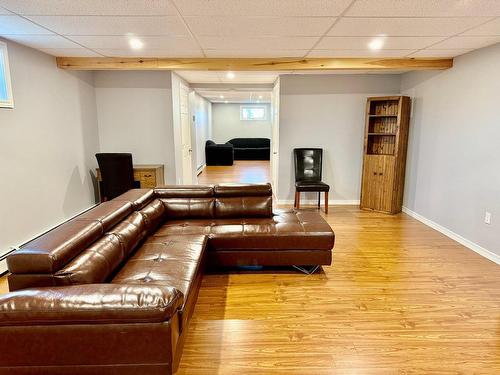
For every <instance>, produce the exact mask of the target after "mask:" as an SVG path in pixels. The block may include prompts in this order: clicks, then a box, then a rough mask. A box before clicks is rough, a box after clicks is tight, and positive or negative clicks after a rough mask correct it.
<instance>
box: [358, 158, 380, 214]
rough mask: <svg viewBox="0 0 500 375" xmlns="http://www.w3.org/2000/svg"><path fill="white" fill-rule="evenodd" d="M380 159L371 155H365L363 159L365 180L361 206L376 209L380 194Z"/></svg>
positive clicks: (362, 187)
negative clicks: (378, 189) (378, 190)
mask: <svg viewBox="0 0 500 375" xmlns="http://www.w3.org/2000/svg"><path fill="white" fill-rule="evenodd" d="M377 170H378V161H377V158H376V157H374V156H371V155H365V157H364V160H363V182H362V185H361V208H368V209H372V210H374V209H375V205H376V203H375V202H376V200H377V196H378V192H377V186H378V178H377V176H378V174H377Z"/></svg>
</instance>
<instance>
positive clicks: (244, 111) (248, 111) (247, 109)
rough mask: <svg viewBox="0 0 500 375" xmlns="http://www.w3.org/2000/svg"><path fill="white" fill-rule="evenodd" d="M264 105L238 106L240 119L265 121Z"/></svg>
mask: <svg viewBox="0 0 500 375" xmlns="http://www.w3.org/2000/svg"><path fill="white" fill-rule="evenodd" d="M266 112H267V111H266V106H265V105H242V106H240V120H249V121H265V120H266V119H267V113H266Z"/></svg>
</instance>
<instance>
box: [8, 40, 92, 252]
mask: <svg viewBox="0 0 500 375" xmlns="http://www.w3.org/2000/svg"><path fill="white" fill-rule="evenodd" d="M7 45H8V51H9V58H10V69H11V76H12V86H13V95H14V105H15V108H14V109H0V166H1V176H2V177H1V178H2V182H1V183H0V207H2V209H1V211H0V228H1V235H0V253H2V252H3V251H5V250H8V248H9V247H10V246H16V245H19V244H20V243H22V242H25V241H27V240H29V239H30V238H32V237H33V236H35V235H36V234H38V233H40V232H42V231H44V230H47V229H49V228H51V227H52V226H54V225H56V224H58V223H60V222H62V221H64V220H65V219H67V218H69V217H70V216H72V215H74V214H76V213H78V212H80V211H82V210H84V209H86V208H88V207H90V206H91V205H92V204H94V203H95V190H94V183H95V181H94V180H93V171H94V169H95V167H96V162H95V158H94V154H95V153H96V152H98V151H99V137H98V132H97V117H96V105H95V96H94V88H93V77H92V73H90V72H70V71H65V70H60V69H58V68H57V66H56V62H55V59H54V57H51V56H49V55H46V54H44V53H42V52H38V51H35V50H33V49H30V48H27V47H23V46H20V45H18V44H15V43H12V42H7Z"/></svg>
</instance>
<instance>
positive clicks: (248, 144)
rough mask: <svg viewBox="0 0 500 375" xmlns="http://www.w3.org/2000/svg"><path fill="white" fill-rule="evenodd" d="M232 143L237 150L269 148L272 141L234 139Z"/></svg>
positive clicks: (263, 139)
mask: <svg viewBox="0 0 500 375" xmlns="http://www.w3.org/2000/svg"><path fill="white" fill-rule="evenodd" d="M228 143H231V144H232V145H233V146H234V147H235V148H269V147H271V140H270V139H269V138H233V139H231V140H230V141H228Z"/></svg>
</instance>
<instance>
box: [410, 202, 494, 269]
mask: <svg viewBox="0 0 500 375" xmlns="http://www.w3.org/2000/svg"><path fill="white" fill-rule="evenodd" d="M403 212H404V213H405V214H407V215H409V216H411V217H413V218H414V219H417V220H418V221H420V222H421V223H423V224H425V225H427V226H429V227H431V228H432V229H435V230H437V231H438V232H440V233H442V234H444V235H445V236H446V237H449V238H451V239H452V240H454V241H457V242H458V243H459V244H461V245H464V246H465V247H467V248H469V249H471V250H472V251H474V252H476V253H478V254H479V255H481V256H483V257H485V258H487V259H489V260H491V261H492V262H495V263H496V264H499V265H500V255H497V254H495V253H493V252H491V251H489V250H487V249H485V248H484V247H481V246H479V245H478V244H477V243H475V242H472V241H470V240H468V239H467V238H464V237H462V236H461V235H459V234H457V233H455V232H453V231H451V230H449V229H448V228H445V227H443V226H442V225H440V224H438V223H436V222H434V221H432V220H430V219H427V218H426V217H424V216H422V215H420V214H418V213H416V212H415V211H412V210H410V209H409V208H408V207H403Z"/></svg>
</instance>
